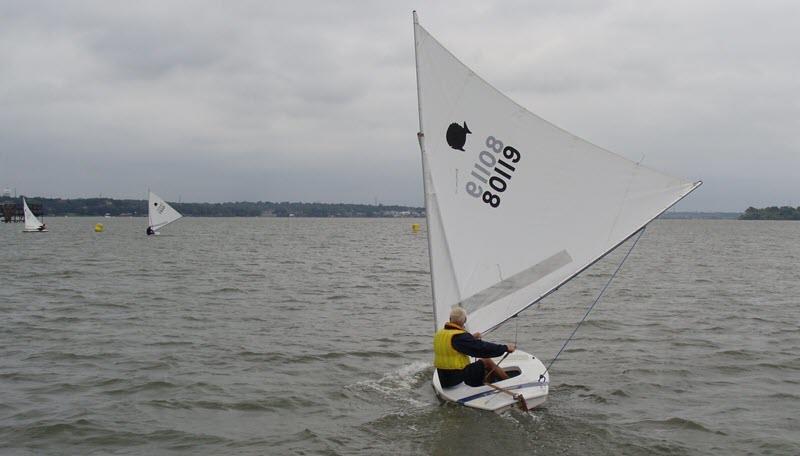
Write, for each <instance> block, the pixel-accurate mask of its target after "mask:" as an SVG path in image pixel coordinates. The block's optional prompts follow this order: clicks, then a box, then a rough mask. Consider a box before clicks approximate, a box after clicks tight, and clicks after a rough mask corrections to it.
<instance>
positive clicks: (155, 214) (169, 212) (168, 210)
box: [147, 192, 183, 236]
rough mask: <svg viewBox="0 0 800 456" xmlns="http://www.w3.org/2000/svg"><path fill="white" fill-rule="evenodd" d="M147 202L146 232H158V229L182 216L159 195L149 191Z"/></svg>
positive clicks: (151, 233)
mask: <svg viewBox="0 0 800 456" xmlns="http://www.w3.org/2000/svg"><path fill="white" fill-rule="evenodd" d="M149 193H150V194H149V197H148V202H147V219H148V225H147V234H148V236H149V235H153V234H159V232H158V230H159V229H161V228H163V227H165V226H167V225H169V224H170V223H172V222H174V221H175V220H178V219H179V218H181V217H183V216H182V215H181V213H180V212H178V211H176V210H175V209H174V208H173V207H172V206H170V205H169V204H167V202H166V201H164V200H163V199H162V198H161V197H160V196H158V195H156V194H155V193H153V192H149Z"/></svg>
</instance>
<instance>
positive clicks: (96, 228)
mask: <svg viewBox="0 0 800 456" xmlns="http://www.w3.org/2000/svg"><path fill="white" fill-rule="evenodd" d="M105 229H106V228H105V227H104V226H103V224H102V223H95V224H94V232H95V233H102V232H103V230H105Z"/></svg>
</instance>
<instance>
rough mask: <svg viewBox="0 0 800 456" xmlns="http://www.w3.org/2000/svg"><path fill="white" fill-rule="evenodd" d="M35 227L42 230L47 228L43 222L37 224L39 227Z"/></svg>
mask: <svg viewBox="0 0 800 456" xmlns="http://www.w3.org/2000/svg"><path fill="white" fill-rule="evenodd" d="M37 229H38V230H39V231H44V230H46V229H47V225H45V224H44V223H42V224H41V225H39V228H37Z"/></svg>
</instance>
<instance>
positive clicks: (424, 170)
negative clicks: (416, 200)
mask: <svg viewBox="0 0 800 456" xmlns="http://www.w3.org/2000/svg"><path fill="white" fill-rule="evenodd" d="M411 14H412V16H413V18H414V74H415V75H416V77H417V111H418V112H419V132H417V140H418V141H419V152H420V157H421V159H422V192H423V198H424V199H425V224H426V227H427V233H425V235H426V236H427V238H428V268H429V269H430V271H431V297H432V299H433V330H434V331H436V330H438V329H439V327H438V325H437V323H436V322H437V321H439V319H438V318H437V315H436V287H435V285H434V283H435V282H434V279H433V255H432V253H431V247H432V246H431V208H430V204H429V203H428V191H429V189H428V178H427V176H428V166H427V164H426V163H425V162H426V160H425V133H424V132H423V131H422V87H421V86H420V84H419V51H418V47H419V41H418V36H417V27H418V26H419V20H418V19H417V11H416V10H414V11H412V12H411Z"/></svg>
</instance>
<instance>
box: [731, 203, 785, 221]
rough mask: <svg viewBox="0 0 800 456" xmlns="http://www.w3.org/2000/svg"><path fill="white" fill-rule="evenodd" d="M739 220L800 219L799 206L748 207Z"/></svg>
mask: <svg viewBox="0 0 800 456" xmlns="http://www.w3.org/2000/svg"><path fill="white" fill-rule="evenodd" d="M739 220H800V206H798V207H791V206H781V207H778V206H770V207H765V208H761V209H757V208H755V207H752V206H751V207H748V208H747V210H745V211H744V213H743V214H742V215H741V216H739Z"/></svg>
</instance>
